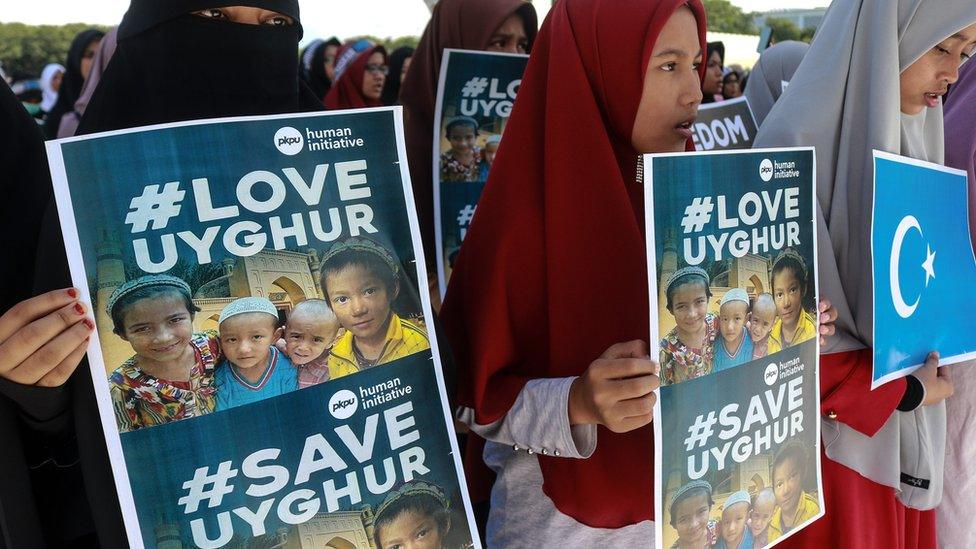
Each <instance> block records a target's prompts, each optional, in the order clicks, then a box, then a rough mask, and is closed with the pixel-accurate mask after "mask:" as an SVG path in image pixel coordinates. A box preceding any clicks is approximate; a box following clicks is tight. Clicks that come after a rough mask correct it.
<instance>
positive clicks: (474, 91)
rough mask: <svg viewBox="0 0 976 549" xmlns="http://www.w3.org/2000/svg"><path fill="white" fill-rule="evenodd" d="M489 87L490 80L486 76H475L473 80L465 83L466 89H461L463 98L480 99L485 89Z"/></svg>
mask: <svg viewBox="0 0 976 549" xmlns="http://www.w3.org/2000/svg"><path fill="white" fill-rule="evenodd" d="M487 87H488V79H487V78H485V77H484V76H481V77H478V76H475V77H474V78H472V79H471V80H468V81H467V82H465V83H464V87H463V88H461V95H462V96H463V97H478V96H479V95H481V94H482V93H483V92H484V91H485V88H487Z"/></svg>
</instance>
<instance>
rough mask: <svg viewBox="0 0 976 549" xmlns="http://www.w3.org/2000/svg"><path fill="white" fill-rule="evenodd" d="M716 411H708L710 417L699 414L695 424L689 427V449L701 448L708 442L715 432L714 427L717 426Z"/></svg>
mask: <svg viewBox="0 0 976 549" xmlns="http://www.w3.org/2000/svg"><path fill="white" fill-rule="evenodd" d="M716 421H717V420H716V419H715V412H714V411H711V412H708V417H707V418H706V417H705V416H704V415H699V416H698V417H697V418H696V419H695V424H694V425H692V426H691V427H689V428H688V438H686V439H685V449H686V450H687V451H689V452H690V451H692V450H693V449H695V448H701V447H702V446H704V445H705V443H706V442H708V439H709V438H711V436H712V434H714V433H715V430H714V429H713V427H714V426H715V422H716Z"/></svg>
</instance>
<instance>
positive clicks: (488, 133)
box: [433, 49, 529, 297]
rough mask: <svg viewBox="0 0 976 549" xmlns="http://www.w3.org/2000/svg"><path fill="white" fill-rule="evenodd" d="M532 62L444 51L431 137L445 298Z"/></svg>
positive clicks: (522, 57) (504, 55)
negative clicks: (514, 105)
mask: <svg viewBox="0 0 976 549" xmlns="http://www.w3.org/2000/svg"><path fill="white" fill-rule="evenodd" d="M528 62H529V56H528V55H515V54H507V53H490V52H483V51H467V50H452V49H446V50H444V60H443V62H442V63H441V74H440V81H439V83H438V85H437V104H436V108H435V110H434V112H435V115H434V116H435V118H434V136H433V138H434V167H433V168H434V171H433V174H434V216H435V219H434V226H435V229H434V231H435V237H436V240H437V270H438V271H439V272H438V273H437V275H438V277H437V278H438V280H439V284H440V292H441V297H443V296H444V293H445V292H446V291H447V281H448V279H449V278H450V276H451V271H452V268H453V265H454V259H455V258H456V256H457V253H458V250H459V249H460V248H461V242H462V241H463V240H464V234H465V233H466V232H467V230H468V226H469V225H471V221H472V220H473V219H474V213H475V210H476V208H477V206H478V198H480V197H481V191H482V190H483V189H484V188H485V182H486V181H488V171H489V170H490V169H491V163H492V161H493V160H494V159H495V153H497V152H498V146H499V144H500V143H501V139H502V132H504V131H505V125H506V124H507V123H508V117H509V115H510V114H511V113H512V106H513V104H514V103H515V96H516V94H517V93H518V89H519V85H520V84H521V83H522V73H524V72H525V65H526V64H527V63H528Z"/></svg>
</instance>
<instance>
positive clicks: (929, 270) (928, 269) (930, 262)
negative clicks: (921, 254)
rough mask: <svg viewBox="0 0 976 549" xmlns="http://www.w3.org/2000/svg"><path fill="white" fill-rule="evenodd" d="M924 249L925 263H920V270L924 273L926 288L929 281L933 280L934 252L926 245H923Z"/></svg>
mask: <svg viewBox="0 0 976 549" xmlns="http://www.w3.org/2000/svg"><path fill="white" fill-rule="evenodd" d="M925 249H926V254H925V261H924V262H923V263H922V269H923V270H924V271H925V287H926V288H928V287H929V279H930V278H935V252H933V251H932V247H931V246H929V245H928V244H926V245H925Z"/></svg>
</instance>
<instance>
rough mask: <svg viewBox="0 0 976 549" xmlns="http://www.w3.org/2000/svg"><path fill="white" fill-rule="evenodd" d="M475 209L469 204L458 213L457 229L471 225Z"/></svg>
mask: <svg viewBox="0 0 976 549" xmlns="http://www.w3.org/2000/svg"><path fill="white" fill-rule="evenodd" d="M476 208H477V206H472V205H471V204H468V205H467V206H465V207H464V209H463V210H461V211H460V212H458V218H457V220H458V226H459V227H465V226H467V225H469V224H470V223H471V219H472V218H474V210H475V209H476Z"/></svg>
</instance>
